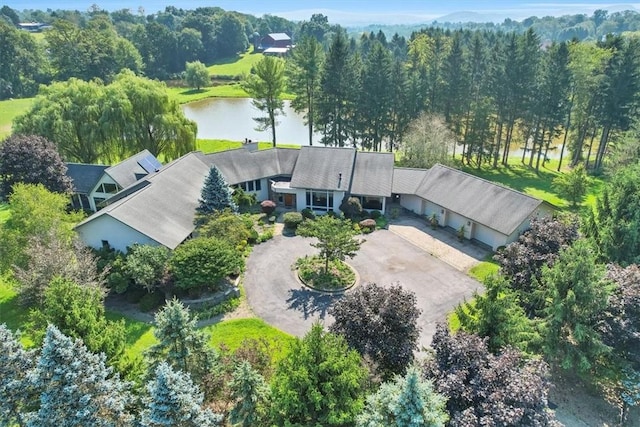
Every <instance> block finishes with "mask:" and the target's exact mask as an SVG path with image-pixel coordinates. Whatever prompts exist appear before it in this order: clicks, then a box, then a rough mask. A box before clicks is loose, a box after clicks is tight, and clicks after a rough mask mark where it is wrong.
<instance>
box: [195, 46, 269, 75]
mask: <svg viewBox="0 0 640 427" xmlns="http://www.w3.org/2000/svg"><path fill="white" fill-rule="evenodd" d="M262 58H263V55H262V54H261V53H253V46H252V47H251V48H249V50H248V51H247V52H245V53H243V54H241V55H238V56H234V57H231V58H222V59H219V60H217V61H215V62H214V63H213V64H212V65H210V66H209V67H207V69H208V70H209V74H211V75H212V76H214V77H215V76H227V77H238V76H241V75H243V74H248V73H249V72H251V67H253V65H254V64H255V63H257V62H258V61H260V60H261V59H262Z"/></svg>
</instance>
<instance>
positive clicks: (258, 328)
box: [204, 318, 294, 360]
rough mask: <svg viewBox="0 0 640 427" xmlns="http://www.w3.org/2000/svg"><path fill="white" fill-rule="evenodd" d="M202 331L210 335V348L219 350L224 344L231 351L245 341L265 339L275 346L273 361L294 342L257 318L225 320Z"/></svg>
mask: <svg viewBox="0 0 640 427" xmlns="http://www.w3.org/2000/svg"><path fill="white" fill-rule="evenodd" d="M204 330H205V331H206V332H208V333H209V334H210V335H211V339H210V340H209V343H210V344H211V346H213V347H215V348H219V347H220V346H221V345H222V344H224V345H225V347H227V348H228V349H229V350H231V351H233V350H236V349H237V348H239V347H240V345H241V344H242V341H244V340H245V339H260V338H265V339H267V340H268V341H271V342H274V343H275V344H276V345H275V346H274V349H275V350H276V351H277V352H278V353H279V354H276V355H274V359H275V360H278V359H280V358H281V357H282V356H283V353H284V352H285V351H286V350H287V348H288V346H289V344H290V343H291V342H292V341H293V340H294V337H293V336H291V335H289V334H287V333H285V332H282V331H281V330H279V329H276V328H274V327H273V326H270V325H268V324H267V323H265V322H264V321H263V320H261V319H258V318H249V319H235V320H227V321H226V322H221V323H216V324H215V325H211V326H206V327H205V328H204Z"/></svg>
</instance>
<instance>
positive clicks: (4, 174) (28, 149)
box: [0, 135, 72, 198]
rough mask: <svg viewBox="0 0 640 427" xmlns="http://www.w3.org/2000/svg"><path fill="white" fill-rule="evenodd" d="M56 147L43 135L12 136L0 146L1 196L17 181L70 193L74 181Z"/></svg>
mask: <svg viewBox="0 0 640 427" xmlns="http://www.w3.org/2000/svg"><path fill="white" fill-rule="evenodd" d="M66 173H67V166H66V165H65V164H64V162H63V161H62V159H61V158H60V154H58V151H57V150H56V146H55V145H54V144H53V143H52V142H51V141H49V140H47V139H46V138H43V137H41V136H35V135H32V136H25V135H12V136H10V137H9V138H7V139H5V140H4V141H3V142H2V144H1V145H0V182H1V183H2V189H1V190H0V191H1V194H0V195H1V196H2V197H4V198H6V197H7V196H8V195H9V194H11V187H12V186H13V185H14V184H15V183H17V182H23V183H25V184H42V185H43V186H44V187H45V188H46V189H47V190H49V191H52V192H55V193H70V192H71V189H72V183H71V179H70V178H69V177H68V176H67V175H66Z"/></svg>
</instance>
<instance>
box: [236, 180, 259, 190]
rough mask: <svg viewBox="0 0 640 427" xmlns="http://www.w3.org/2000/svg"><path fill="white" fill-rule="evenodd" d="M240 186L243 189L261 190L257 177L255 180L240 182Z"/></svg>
mask: <svg viewBox="0 0 640 427" xmlns="http://www.w3.org/2000/svg"><path fill="white" fill-rule="evenodd" d="M240 188H242V189H243V190H244V191H260V190H262V184H261V183H260V180H259V179H256V180H255V181H247V182H243V183H241V184H240Z"/></svg>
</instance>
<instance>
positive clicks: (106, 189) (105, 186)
mask: <svg viewBox="0 0 640 427" xmlns="http://www.w3.org/2000/svg"><path fill="white" fill-rule="evenodd" d="M97 192H98V193H106V194H115V193H117V192H118V186H117V185H116V184H112V183H110V182H103V183H102V184H100V187H98V191H97Z"/></svg>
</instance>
